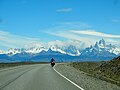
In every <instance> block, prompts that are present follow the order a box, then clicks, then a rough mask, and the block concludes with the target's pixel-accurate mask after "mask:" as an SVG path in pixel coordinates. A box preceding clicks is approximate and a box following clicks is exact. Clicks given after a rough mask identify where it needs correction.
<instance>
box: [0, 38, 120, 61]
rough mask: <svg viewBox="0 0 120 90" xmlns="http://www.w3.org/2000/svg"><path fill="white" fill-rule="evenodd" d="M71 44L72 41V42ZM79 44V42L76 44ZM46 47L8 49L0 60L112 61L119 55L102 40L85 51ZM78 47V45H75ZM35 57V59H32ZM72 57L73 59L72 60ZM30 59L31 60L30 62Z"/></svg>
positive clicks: (71, 48)
mask: <svg viewBox="0 0 120 90" xmlns="http://www.w3.org/2000/svg"><path fill="white" fill-rule="evenodd" d="M72 42H73V41H72ZM77 44H79V42H77ZM48 46H49V47H46V46H39V45H37V46H34V47H29V48H18V49H16V48H15V49H12V48H11V49H9V50H8V51H3V50H0V59H1V57H2V59H3V56H4V57H6V58H7V59H8V58H11V59H12V60H16V59H17V60H18V59H19V60H23V61H24V60H29V59H31V58H32V59H36V60H37V59H39V58H43V59H45V58H47V57H54V56H55V58H57V57H59V59H63V58H66V59H67V58H68V57H69V59H70V58H72V59H75V58H76V59H83V58H84V59H86V58H88V59H90V58H91V59H101V60H104V59H107V60H108V59H112V58H114V57H116V56H118V55H120V48H118V47H116V46H115V45H112V44H107V43H106V42H105V40H104V39H102V40H100V41H98V42H96V43H95V44H94V45H91V46H90V47H87V48H85V49H82V50H81V49H79V48H77V47H76V46H75V45H66V46H63V45H62V46H59V45H57V44H54V45H48ZM77 46H78V45H77ZM34 57H35V58H34ZM73 57H74V58H73ZM32 59H31V60H32Z"/></svg>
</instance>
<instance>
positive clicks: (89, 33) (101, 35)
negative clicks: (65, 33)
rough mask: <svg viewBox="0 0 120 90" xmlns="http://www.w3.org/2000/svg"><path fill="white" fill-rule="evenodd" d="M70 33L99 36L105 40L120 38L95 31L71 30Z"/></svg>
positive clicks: (119, 36)
mask: <svg viewBox="0 0 120 90" xmlns="http://www.w3.org/2000/svg"><path fill="white" fill-rule="evenodd" d="M70 32H72V33H76V34H84V35H92V36H98V37H103V38H120V35H113V34H106V33H102V32H97V31H94V30H79V31H78V30H71V31H70Z"/></svg>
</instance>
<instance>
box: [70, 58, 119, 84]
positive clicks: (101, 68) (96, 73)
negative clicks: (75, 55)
mask: <svg viewBox="0 0 120 90" xmlns="http://www.w3.org/2000/svg"><path fill="white" fill-rule="evenodd" d="M69 65H70V66H72V67H74V68H76V69H78V70H80V71H84V72H86V73H87V74H88V75H90V76H93V77H95V78H99V79H102V80H105V81H108V82H111V83H114V84H116V85H119V86H120V57H117V58H114V59H113V60H111V61H107V62H74V63H71V64H69Z"/></svg>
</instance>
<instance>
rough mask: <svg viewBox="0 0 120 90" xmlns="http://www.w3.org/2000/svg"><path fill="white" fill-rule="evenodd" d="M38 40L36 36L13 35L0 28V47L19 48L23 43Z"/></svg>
mask: <svg viewBox="0 0 120 90" xmlns="http://www.w3.org/2000/svg"><path fill="white" fill-rule="evenodd" d="M35 42H40V40H39V39H38V38H29V37H24V36H19V35H14V34H11V33H9V32H5V31H1V30H0V47H4V48H6V49H8V48H19V47H24V46H25V45H31V43H35Z"/></svg>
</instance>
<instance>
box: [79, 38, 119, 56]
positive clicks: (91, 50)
mask: <svg viewBox="0 0 120 90" xmlns="http://www.w3.org/2000/svg"><path fill="white" fill-rule="evenodd" d="M119 54H120V49H118V48H117V47H116V46H115V45H112V44H108V45H107V44H106V42H105V40H104V39H102V40H100V41H99V42H96V43H95V45H93V46H92V45H91V46H90V47H88V48H86V49H84V50H83V51H82V53H81V57H92V58H100V57H104V58H107V57H110V58H111V57H115V56H117V55H119Z"/></svg>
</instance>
